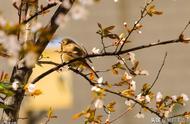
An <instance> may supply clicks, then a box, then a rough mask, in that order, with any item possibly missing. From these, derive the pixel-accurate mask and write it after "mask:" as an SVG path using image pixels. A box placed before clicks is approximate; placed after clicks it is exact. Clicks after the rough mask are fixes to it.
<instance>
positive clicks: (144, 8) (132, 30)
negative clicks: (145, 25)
mask: <svg viewBox="0 0 190 124" xmlns="http://www.w3.org/2000/svg"><path fill="white" fill-rule="evenodd" d="M152 2H154V0H151V1H150V2H146V4H145V6H144V7H143V9H142V10H141V16H140V18H139V19H138V20H137V21H136V22H135V24H134V25H133V28H132V29H131V30H130V32H129V33H128V35H127V36H126V38H125V40H124V41H123V43H122V45H121V47H120V48H119V51H121V50H122V48H123V47H124V45H125V43H126V41H127V40H128V39H129V37H130V36H131V34H132V33H133V32H134V31H135V30H136V26H137V25H138V24H139V23H140V22H141V21H142V20H143V19H144V17H146V16H147V15H148V13H145V12H146V9H147V7H148V6H149V5H150V4H152ZM118 46H119V45H118ZM117 49H118V47H117V48H116V50H115V51H116V52H117Z"/></svg>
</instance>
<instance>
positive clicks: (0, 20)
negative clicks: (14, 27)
mask: <svg viewBox="0 0 190 124" xmlns="http://www.w3.org/2000/svg"><path fill="white" fill-rule="evenodd" d="M6 24H7V21H6V20H5V18H4V17H2V16H0V25H1V26H5V25H6Z"/></svg>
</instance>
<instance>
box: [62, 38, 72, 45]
mask: <svg viewBox="0 0 190 124" xmlns="http://www.w3.org/2000/svg"><path fill="white" fill-rule="evenodd" d="M71 43H75V42H74V41H73V40H71V39H68V38H66V39H63V40H62V41H61V45H62V46H66V45H69V44H71Z"/></svg>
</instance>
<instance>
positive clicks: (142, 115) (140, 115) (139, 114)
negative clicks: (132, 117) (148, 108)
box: [136, 112, 145, 119]
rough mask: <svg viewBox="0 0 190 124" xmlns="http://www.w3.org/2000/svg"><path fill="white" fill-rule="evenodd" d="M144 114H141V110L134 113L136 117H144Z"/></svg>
mask: <svg viewBox="0 0 190 124" xmlns="http://www.w3.org/2000/svg"><path fill="white" fill-rule="evenodd" d="M144 117H145V116H144V114H142V113H141V112H139V113H137V114H136V118H139V119H140V118H144Z"/></svg>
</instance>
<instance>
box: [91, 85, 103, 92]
mask: <svg viewBox="0 0 190 124" xmlns="http://www.w3.org/2000/svg"><path fill="white" fill-rule="evenodd" d="M100 90H101V89H100V88H99V87H97V86H93V87H92V88H91V91H94V92H100Z"/></svg>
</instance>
